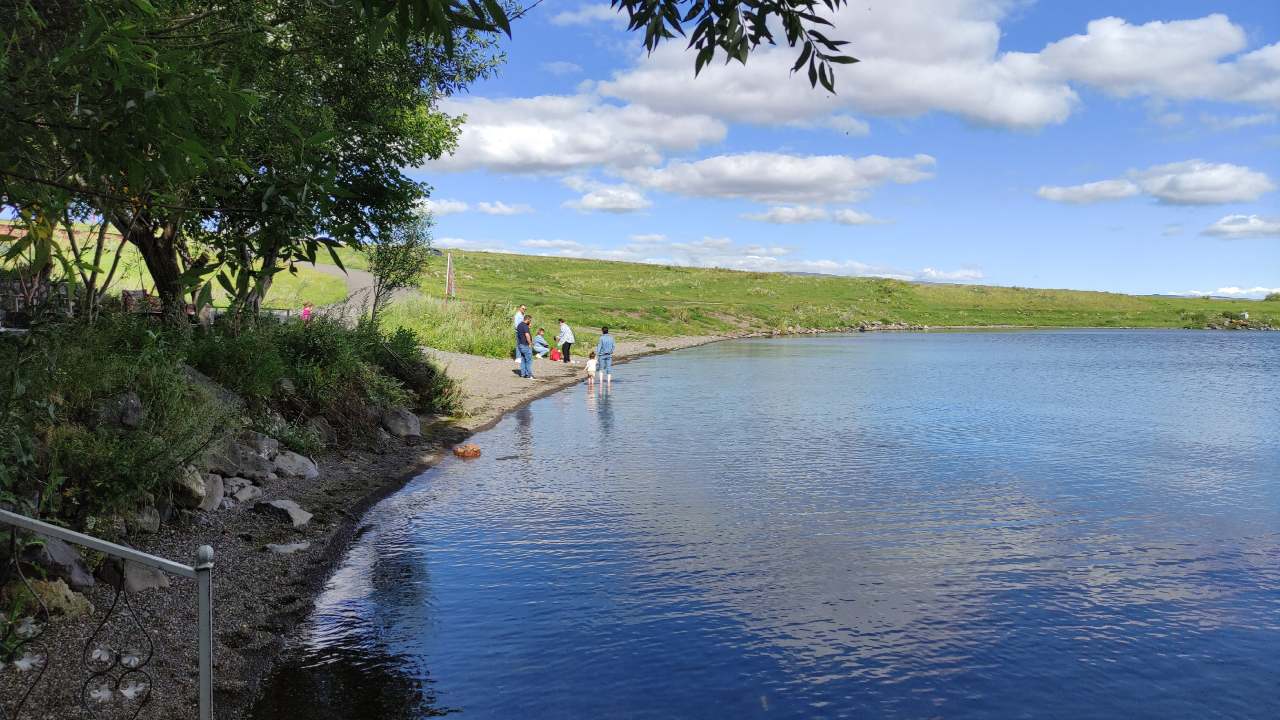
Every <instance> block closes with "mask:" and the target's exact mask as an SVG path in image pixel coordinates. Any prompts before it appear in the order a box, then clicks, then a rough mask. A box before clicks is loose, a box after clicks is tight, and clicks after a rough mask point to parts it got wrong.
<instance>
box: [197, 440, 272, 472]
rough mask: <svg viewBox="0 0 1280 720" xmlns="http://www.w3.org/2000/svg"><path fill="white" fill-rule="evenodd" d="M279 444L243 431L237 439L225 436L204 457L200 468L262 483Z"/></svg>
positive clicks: (269, 469)
mask: <svg viewBox="0 0 1280 720" xmlns="http://www.w3.org/2000/svg"><path fill="white" fill-rule="evenodd" d="M279 447H280V443H278V442H277V441H275V440H274V439H272V438H269V437H267V436H266V435H262V434H261V433H255V432H246V433H244V434H243V435H241V436H240V437H238V438H237V437H225V438H223V439H222V440H221V442H218V443H215V444H214V446H213V447H212V448H210V450H209V452H208V453H207V454H206V455H205V458H204V466H205V468H206V469H207V470H208V471H209V472H212V473H217V474H218V475H221V476H223V477H231V476H236V477H244V478H249V479H250V480H266V479H267V475H269V474H271V470H272V469H273V468H274V465H273V464H272V459H273V458H275V456H276V451H277V450H278V449H279Z"/></svg>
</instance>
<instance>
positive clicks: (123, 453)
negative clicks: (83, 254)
mask: <svg viewBox="0 0 1280 720" xmlns="http://www.w3.org/2000/svg"><path fill="white" fill-rule="evenodd" d="M184 349H185V346H184V342H183V340H182V338H181V337H180V336H173V335H168V334H166V333H164V332H160V331H156V330H154V329H152V328H149V327H148V326H147V325H146V323H145V322H144V321H142V320H140V319H137V318H129V317H104V318H102V319H101V321H100V322H98V323H96V324H94V325H92V326H86V325H83V324H79V323H75V324H71V323H68V324H63V325H53V326H46V327H44V328H42V329H41V330H39V331H38V332H37V333H33V337H32V339H31V340H30V342H29V343H28V344H26V345H24V346H22V347H18V348H13V347H11V348H8V353H7V354H8V355H9V357H8V358H6V360H7V361H12V362H13V363H14V365H13V367H14V368H17V369H16V370H14V371H13V372H10V373H8V374H7V375H6V376H5V377H4V378H3V379H0V396H3V397H5V398H7V399H8V400H9V402H8V403H7V415H6V421H7V422H6V425H7V426H8V429H7V430H6V431H5V432H6V433H7V434H9V435H10V436H11V437H12V436H14V435H21V434H22V433H24V432H25V433H27V435H26V437H25V440H26V442H25V443H24V442H22V438H19V442H18V444H17V445H16V446H15V447H16V448H17V450H16V452H15V449H14V447H9V446H8V445H7V444H6V446H5V447H4V448H0V465H3V466H6V467H7V468H8V470H7V471H6V472H5V473H3V474H0V482H3V483H4V487H3V490H4V492H6V493H10V494H11V495H12V496H14V497H20V498H22V499H24V500H26V501H27V504H28V506H29V509H35V510H38V511H44V512H46V513H49V512H51V513H53V514H55V515H57V516H59V517H62V518H63V519H65V520H67V521H69V522H71V523H72V524H73V525H75V526H78V527H84V528H88V529H93V527H94V525H95V524H96V522H97V520H98V519H99V518H101V517H104V516H109V515H112V514H115V513H117V512H120V511H123V510H126V509H130V508H133V507H135V506H136V505H137V504H138V503H139V502H141V501H142V500H143V498H145V497H148V496H160V495H163V494H164V493H165V492H167V490H168V486H167V482H168V480H170V479H171V478H172V477H173V475H174V474H175V472H176V471H177V470H178V468H179V467H181V466H182V465H184V464H186V463H188V462H190V461H191V460H192V459H194V458H195V457H197V456H198V455H199V454H200V453H201V452H203V450H204V448H205V447H207V446H208V444H209V443H210V442H212V441H213V439H214V438H215V437H216V436H217V435H219V434H220V433H221V432H223V431H224V429H225V428H226V427H227V426H228V425H230V424H233V423H234V418H233V417H232V414H231V409H230V408H228V407H226V406H225V405H223V404H222V403H220V402H219V401H217V400H216V399H215V398H213V397H212V396H211V395H210V393H209V392H208V391H207V390H205V389H204V388H202V387H199V386H197V385H194V384H192V383H191V382H190V380H189V379H188V377H187V375H186V374H185V372H184V371H183V367H182V360H183V350H184ZM125 391H132V392H134V393H136V394H137V396H138V398H139V399H140V400H141V403H142V407H143V409H144V411H145V416H144V417H143V419H142V421H141V423H140V424H139V425H138V426H137V427H135V428H124V427H118V426H116V425H114V424H112V423H110V422H105V421H103V420H102V419H101V418H100V414H101V411H102V409H103V407H104V405H106V404H107V403H109V402H110V401H111V400H112V399H113V398H116V397H118V396H119V395H121V394H122V393H124V392H125ZM37 506H38V507H37Z"/></svg>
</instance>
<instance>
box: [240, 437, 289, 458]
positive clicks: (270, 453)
mask: <svg viewBox="0 0 1280 720" xmlns="http://www.w3.org/2000/svg"><path fill="white" fill-rule="evenodd" d="M237 439H238V440H239V441H240V444H241V445H244V446H245V447H247V448H249V449H250V450H252V451H253V452H255V453H257V454H259V455H261V456H262V457H264V458H266V459H268V460H272V459H274V458H275V456H276V453H278V452H280V441H279V440H276V439H275V438H273V437H271V436H269V435H263V434H262V433H260V432H254V431H253V430H245V431H244V432H242V433H240V437H239V438H237Z"/></svg>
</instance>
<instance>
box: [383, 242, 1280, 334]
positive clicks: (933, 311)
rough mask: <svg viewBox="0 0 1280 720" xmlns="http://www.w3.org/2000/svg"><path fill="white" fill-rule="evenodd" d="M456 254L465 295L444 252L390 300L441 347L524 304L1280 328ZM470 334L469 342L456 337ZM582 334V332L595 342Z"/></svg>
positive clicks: (1103, 296)
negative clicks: (409, 290)
mask: <svg viewBox="0 0 1280 720" xmlns="http://www.w3.org/2000/svg"><path fill="white" fill-rule="evenodd" d="M452 254H453V259H454V266H455V269H456V278H457V284H458V292H459V298H460V299H461V300H462V301H463V302H461V303H447V304H446V303H443V302H440V298H441V296H442V294H443V288H444V273H445V263H444V260H443V258H441V259H440V261H438V262H436V263H433V265H432V267H431V268H430V270H429V271H428V273H427V274H426V276H425V277H424V278H423V281H422V291H423V294H424V295H426V296H427V297H426V298H425V299H423V300H420V301H410V302H407V303H404V304H402V305H401V306H400V307H396V308H393V316H394V320H395V321H396V322H399V323H401V324H405V325H410V326H413V327H415V328H418V329H421V330H423V331H424V332H425V333H426V334H427V335H428V336H432V337H433V339H434V342H436V343H437V344H438V345H439V346H441V347H443V348H444V349H449V350H458V351H462V352H477V353H479V354H496V353H501V352H505V350H506V348H507V346H508V345H509V342H508V339H507V337H506V336H507V335H508V334H510V322H509V320H508V319H507V318H509V316H510V312H511V310H512V309H513V308H514V307H515V306H516V305H518V304H520V303H524V304H526V305H528V306H529V308H530V312H532V313H533V314H534V315H535V316H536V318H537V320H536V324H538V325H542V326H545V327H547V329H548V333H549V334H553V335H554V327H555V320H556V318H558V317H564V318H566V319H567V320H569V322H570V323H571V324H573V325H574V326H575V327H578V328H582V329H584V330H585V329H587V328H592V327H598V326H600V325H605V324H607V325H609V326H610V327H612V328H617V329H618V330H620V331H621V332H622V333H623V334H630V335H649V336H671V335H705V334H716V333H729V332H745V331H773V330H781V331H785V330H788V329H819V330H835V329H841V328H851V327H856V326H857V325H859V324H861V323H874V322H877V321H878V322H881V323H886V324H887V323H905V324H908V325H928V326H934V327H937V326H1000V325H1009V326H1033V327H1187V326H1195V327H1202V326H1204V325H1205V324H1206V323H1207V322H1209V321H1210V320H1211V319H1213V318H1216V317H1221V316H1222V313H1224V312H1226V313H1239V312H1242V311H1247V312H1249V315H1250V319H1251V320H1256V321H1261V322H1269V323H1270V324H1272V325H1280V303H1278V302H1257V301H1250V300H1210V299H1203V298H1176V297H1162V296H1135V295H1122V294H1119V293H1103V292H1088V291H1078V290H1039V289H1030V288H1016V287H994V286H987V285H951V284H920V283H908V282H902V281H898V280H883V279H877V278H848V277H835V276H826V275H784V274H779V273H753V272H740V271H733V270H716V269H707V268H688V267H675V266H664V265H644V264H636V263H623V262H609V261H601V260H581V259H574V258H556V257H538V256H529V255H509V254H499V253H482V252H460V251H456V250H455V251H452ZM464 334H465V335H467V336H469V337H468V339H465V340H464V339H462V338H461V337H460V336H461V335H464ZM490 335H492V336H493V337H492V338H491V339H490V338H489V337H488V336H490ZM582 335H583V333H581V332H580V333H579V340H580V341H582V340H586V339H588V338H584V337H582ZM481 336H483V337H481ZM490 346H491V347H490Z"/></svg>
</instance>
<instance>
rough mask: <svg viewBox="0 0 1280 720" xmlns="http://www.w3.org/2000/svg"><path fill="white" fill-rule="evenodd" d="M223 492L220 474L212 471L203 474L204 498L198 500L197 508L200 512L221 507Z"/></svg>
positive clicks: (211, 510)
mask: <svg viewBox="0 0 1280 720" xmlns="http://www.w3.org/2000/svg"><path fill="white" fill-rule="evenodd" d="M224 493H225V491H224V489H223V486H222V476H221V475H215V474H213V473H208V474H206V475H205V476H204V500H201V501H200V505H199V507H198V509H199V510H201V511H202V512H213V511H214V510H217V509H218V508H220V507H222V498H223V495H224Z"/></svg>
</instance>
